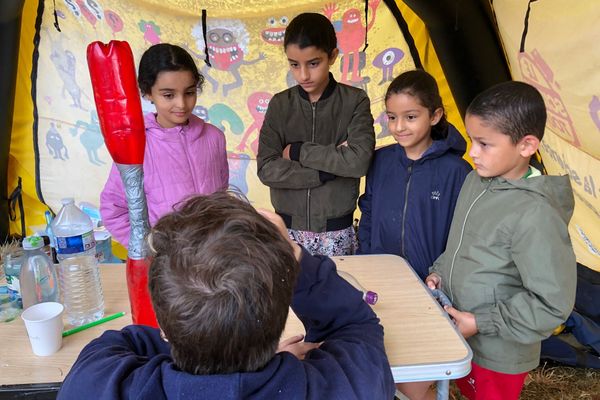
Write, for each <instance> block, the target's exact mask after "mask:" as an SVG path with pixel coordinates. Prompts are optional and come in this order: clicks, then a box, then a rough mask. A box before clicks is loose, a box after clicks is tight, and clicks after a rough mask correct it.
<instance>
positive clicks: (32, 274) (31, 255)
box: [19, 236, 59, 309]
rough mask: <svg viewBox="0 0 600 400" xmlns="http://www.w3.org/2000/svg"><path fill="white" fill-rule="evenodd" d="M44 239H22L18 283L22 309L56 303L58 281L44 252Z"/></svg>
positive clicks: (33, 237)
mask: <svg viewBox="0 0 600 400" xmlns="http://www.w3.org/2000/svg"><path fill="white" fill-rule="evenodd" d="M43 248H44V239H43V238H42V237H40V236H28V237H26V238H25V239H23V251H24V255H23V260H22V262H21V273H20V275H19V282H20V285H21V297H22V299H23V309H27V308H29V307H31V306H33V305H34V304H38V303H43V302H46V301H58V300H59V299H58V280H57V279H56V270H55V269H54V264H53V263H52V260H51V259H50V257H48V255H47V254H46V253H45V252H44V250H43Z"/></svg>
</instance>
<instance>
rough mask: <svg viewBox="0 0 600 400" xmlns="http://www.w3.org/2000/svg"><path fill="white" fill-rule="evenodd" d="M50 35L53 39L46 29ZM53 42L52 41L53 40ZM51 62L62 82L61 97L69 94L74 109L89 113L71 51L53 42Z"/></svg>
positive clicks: (59, 43)
mask: <svg viewBox="0 0 600 400" xmlns="http://www.w3.org/2000/svg"><path fill="white" fill-rule="evenodd" d="M44 31H46V33H48V37H50V38H51V37H52V36H51V35H50V33H49V31H48V30H47V29H44ZM51 40H52V39H51ZM50 61H52V64H54V67H55V68H56V71H57V72H58V76H59V77H60V80H61V81H62V84H63V85H62V89H61V95H62V97H63V98H66V95H65V94H66V93H68V94H69V96H70V97H71V100H72V101H73V104H71V106H72V107H77V108H80V109H82V110H84V111H87V109H85V108H84V107H83V105H82V104H81V94H82V92H81V88H80V87H79V85H78V84H77V79H76V76H75V72H76V70H77V60H76V59H75V56H74V55H73V53H72V52H71V51H70V50H64V49H63V46H62V43H61V41H60V39H59V40H52V46H51V51H50Z"/></svg>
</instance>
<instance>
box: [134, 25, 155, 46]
mask: <svg viewBox="0 0 600 400" xmlns="http://www.w3.org/2000/svg"><path fill="white" fill-rule="evenodd" d="M138 27H139V28H140V31H142V32H143V33H144V41H146V43H149V44H150V45H155V44H159V43H160V27H159V26H158V25H156V24H155V23H154V21H144V20H141V21H140V22H139V23H138Z"/></svg>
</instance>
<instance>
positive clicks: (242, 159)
mask: <svg viewBox="0 0 600 400" xmlns="http://www.w3.org/2000/svg"><path fill="white" fill-rule="evenodd" d="M227 162H228V163H229V186H231V187H235V188H237V189H239V191H240V192H242V193H243V194H244V195H247V194H248V182H246V170H247V169H248V164H250V156H249V155H248V154H244V153H232V152H228V153H227Z"/></svg>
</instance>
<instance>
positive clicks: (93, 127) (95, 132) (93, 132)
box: [71, 110, 106, 165]
mask: <svg viewBox="0 0 600 400" xmlns="http://www.w3.org/2000/svg"><path fill="white" fill-rule="evenodd" d="M80 128H83V132H82V133H81V135H80V136H79V141H80V142H81V144H82V145H83V147H85V150H86V151H87V156H88V159H89V160H90V162H91V163H92V164H94V165H102V164H106V162H104V161H102V160H101V159H100V157H98V149H99V148H101V147H102V146H103V145H104V138H103V137H102V133H101V131H100V123H99V120H98V114H96V111H95V110H92V112H91V113H90V122H85V121H81V120H78V121H77V122H76V123H75V126H74V127H73V128H71V135H72V136H77V134H78V133H79V129H80Z"/></svg>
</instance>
